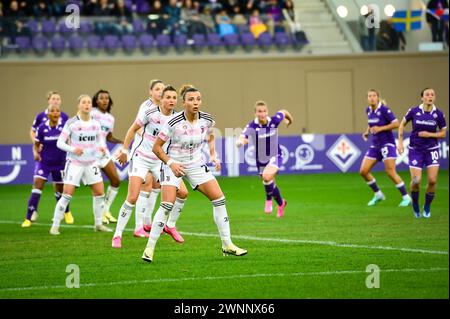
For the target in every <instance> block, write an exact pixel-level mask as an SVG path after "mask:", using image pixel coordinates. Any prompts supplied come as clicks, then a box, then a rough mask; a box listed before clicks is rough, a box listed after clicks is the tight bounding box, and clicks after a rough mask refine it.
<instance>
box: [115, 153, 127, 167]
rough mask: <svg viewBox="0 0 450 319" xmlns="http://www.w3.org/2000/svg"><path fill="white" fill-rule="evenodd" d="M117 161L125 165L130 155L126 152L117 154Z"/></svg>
mask: <svg viewBox="0 0 450 319" xmlns="http://www.w3.org/2000/svg"><path fill="white" fill-rule="evenodd" d="M117 161H118V162H119V163H120V165H122V166H124V165H125V164H126V163H127V161H128V156H127V154H125V153H120V155H119V156H117Z"/></svg>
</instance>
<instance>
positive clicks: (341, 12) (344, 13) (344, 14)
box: [336, 6, 348, 18]
mask: <svg viewBox="0 0 450 319" xmlns="http://www.w3.org/2000/svg"><path fill="white" fill-rule="evenodd" d="M336 11H337V14H338V15H339V16H340V17H341V18H345V17H347V15H348V9H347V7H346V6H339V7H337V9H336Z"/></svg>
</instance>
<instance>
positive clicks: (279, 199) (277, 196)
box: [273, 185, 283, 206]
mask: <svg viewBox="0 0 450 319" xmlns="http://www.w3.org/2000/svg"><path fill="white" fill-rule="evenodd" d="M273 197H274V198H275V201H276V202H277V204H278V206H281V205H283V198H282V197H281V193H280V189H279V188H278V186H276V185H275V187H274V189H273Z"/></svg>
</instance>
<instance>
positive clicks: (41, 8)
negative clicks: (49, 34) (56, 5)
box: [33, 0, 53, 18]
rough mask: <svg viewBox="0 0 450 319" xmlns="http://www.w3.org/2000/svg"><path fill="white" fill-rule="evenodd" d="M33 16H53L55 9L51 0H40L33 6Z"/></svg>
mask: <svg viewBox="0 0 450 319" xmlns="http://www.w3.org/2000/svg"><path fill="white" fill-rule="evenodd" d="M33 16H34V17H35V18H49V17H52V16H53V10H52V7H51V3H50V1H46V0H39V1H36V2H35V4H34V6H33Z"/></svg>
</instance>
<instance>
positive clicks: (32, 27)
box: [27, 19, 41, 35]
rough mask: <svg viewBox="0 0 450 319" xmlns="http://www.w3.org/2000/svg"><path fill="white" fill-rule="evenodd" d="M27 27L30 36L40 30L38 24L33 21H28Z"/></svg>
mask: <svg viewBox="0 0 450 319" xmlns="http://www.w3.org/2000/svg"><path fill="white" fill-rule="evenodd" d="M27 27H28V29H29V30H30V32H31V34H33V35H34V34H36V33H39V32H40V30H41V28H40V26H39V23H38V22H37V21H36V20H33V19H30V20H28V22H27Z"/></svg>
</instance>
